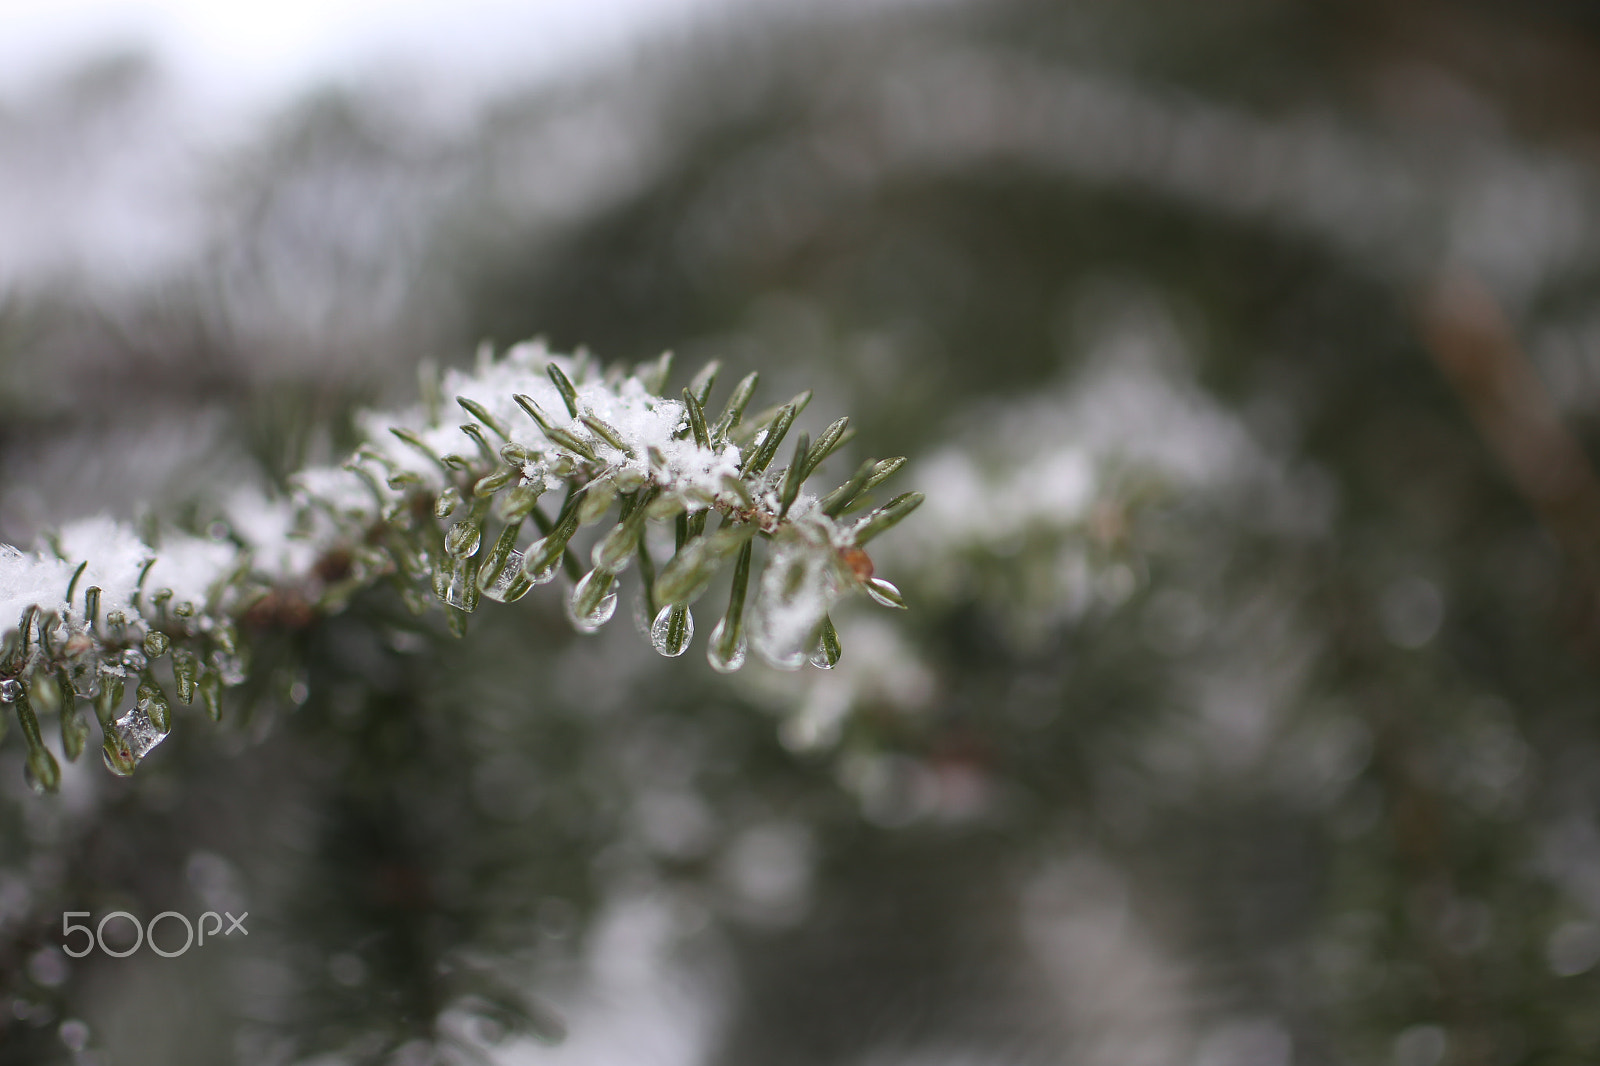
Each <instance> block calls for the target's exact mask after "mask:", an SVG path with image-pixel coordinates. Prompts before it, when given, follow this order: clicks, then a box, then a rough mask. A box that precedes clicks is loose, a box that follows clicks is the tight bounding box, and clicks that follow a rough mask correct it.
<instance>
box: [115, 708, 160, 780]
mask: <svg viewBox="0 0 1600 1066" xmlns="http://www.w3.org/2000/svg"><path fill="white" fill-rule="evenodd" d="M166 738H167V735H166V734H165V733H163V732H162V731H161V730H159V729H157V728H156V725H155V723H154V722H152V721H150V716H149V715H147V714H145V713H144V711H142V710H141V709H139V708H138V707H135V708H133V709H132V710H131V711H129V712H128V713H127V714H125V715H123V716H122V717H121V718H118V719H117V720H116V721H114V722H112V723H111V735H110V736H109V737H107V738H106V740H107V744H106V750H105V763H106V768H107V769H108V770H110V771H111V772H112V773H114V774H116V775H118V776H119V777H127V776H128V775H129V774H131V773H133V768H134V767H135V766H138V765H139V760H140V759H143V758H144V757H145V756H146V755H148V754H149V753H150V749H151V748H154V747H155V746H156V745H157V744H159V743H161V742H162V741H163V740H165V739H166ZM113 747H114V748H115V752H113V750H112V749H113Z"/></svg>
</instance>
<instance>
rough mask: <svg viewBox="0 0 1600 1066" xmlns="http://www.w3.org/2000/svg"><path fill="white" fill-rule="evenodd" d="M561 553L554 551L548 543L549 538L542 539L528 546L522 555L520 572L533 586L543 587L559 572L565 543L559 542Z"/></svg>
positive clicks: (554, 548) (552, 546) (553, 547)
mask: <svg viewBox="0 0 1600 1066" xmlns="http://www.w3.org/2000/svg"><path fill="white" fill-rule="evenodd" d="M560 544H561V549H562V550H561V551H558V550H556V547H555V545H553V544H551V543H550V538H549V537H542V538H540V539H539V540H536V541H534V542H533V543H532V544H530V545H528V550H527V551H526V552H525V553H524V554H523V559H522V567H523V570H522V572H523V573H524V574H526V575H527V578H528V580H529V581H531V582H533V583H534V584H535V585H543V584H545V583H547V582H549V581H552V580H554V579H555V576H556V574H557V573H559V572H560V570H561V558H562V551H564V550H565V549H566V542H565V541H561V542H560Z"/></svg>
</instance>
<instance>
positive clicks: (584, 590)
mask: <svg viewBox="0 0 1600 1066" xmlns="http://www.w3.org/2000/svg"><path fill="white" fill-rule="evenodd" d="M617 585H618V582H617V575H616V574H613V573H611V572H610V571H608V570H591V571H589V572H588V573H587V574H584V575H583V579H582V580H581V581H579V582H578V583H577V584H576V585H574V586H572V595H570V596H568V597H567V618H568V619H569V620H570V621H571V622H572V625H573V627H574V628H575V629H577V630H578V631H579V632H580V633H593V632H594V631H595V630H597V629H599V628H600V627H601V626H603V625H605V624H606V623H607V622H609V621H611V616H612V615H613V614H615V613H616V611H617Z"/></svg>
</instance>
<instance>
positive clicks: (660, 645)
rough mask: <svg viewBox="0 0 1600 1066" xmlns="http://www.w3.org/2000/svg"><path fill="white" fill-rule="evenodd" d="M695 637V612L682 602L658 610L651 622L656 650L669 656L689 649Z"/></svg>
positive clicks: (651, 637) (652, 640)
mask: <svg viewBox="0 0 1600 1066" xmlns="http://www.w3.org/2000/svg"><path fill="white" fill-rule="evenodd" d="M693 637H694V614H693V613H691V612H690V610H689V608H688V607H687V606H686V605H684V604H681V603H677V604H669V605H667V606H666V607H663V608H661V610H659V611H657V612H656V618H655V621H653V622H651V623H650V643H651V644H653V645H654V646H655V649H656V651H658V652H660V653H661V654H662V655H665V656H667V657H669V658H673V657H676V656H679V655H682V654H683V653H684V652H686V651H688V650H689V641H690V640H691V639H693Z"/></svg>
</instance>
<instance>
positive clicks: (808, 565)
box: [750, 538, 834, 670]
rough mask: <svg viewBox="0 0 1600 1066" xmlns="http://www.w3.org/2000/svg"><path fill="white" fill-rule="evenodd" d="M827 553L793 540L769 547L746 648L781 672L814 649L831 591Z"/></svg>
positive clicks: (795, 666) (796, 666)
mask: <svg viewBox="0 0 1600 1066" xmlns="http://www.w3.org/2000/svg"><path fill="white" fill-rule="evenodd" d="M830 554H831V553H830V552H828V551H826V550H823V549H818V548H816V547H813V546H812V545H810V544H807V543H805V542H804V541H801V540H799V539H798V538H796V539H792V540H787V541H785V542H782V543H775V544H774V545H773V549H772V554H771V555H770V556H769V557H768V559H767V567H766V569H765V570H763V571H762V572H761V590H760V592H759V594H758V595H757V596H756V602H755V609H754V611H753V612H752V613H751V616H750V644H751V646H752V647H753V648H754V649H755V650H756V651H757V652H758V653H760V655H761V657H762V658H763V659H765V660H766V661H767V662H769V663H771V664H772V665H773V666H776V667H778V668H779V669H780V670H798V669H799V668H800V667H801V665H802V664H804V663H805V661H806V658H807V657H808V656H809V655H810V654H811V649H812V648H814V647H816V642H817V629H818V627H819V626H821V625H822V621H823V618H824V617H825V616H826V614H827V612H828V607H829V606H830V604H831V602H832V600H833V596H834V589H833V584H832V579H831V577H830V576H829V573H828V558H829V555H830Z"/></svg>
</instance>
